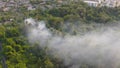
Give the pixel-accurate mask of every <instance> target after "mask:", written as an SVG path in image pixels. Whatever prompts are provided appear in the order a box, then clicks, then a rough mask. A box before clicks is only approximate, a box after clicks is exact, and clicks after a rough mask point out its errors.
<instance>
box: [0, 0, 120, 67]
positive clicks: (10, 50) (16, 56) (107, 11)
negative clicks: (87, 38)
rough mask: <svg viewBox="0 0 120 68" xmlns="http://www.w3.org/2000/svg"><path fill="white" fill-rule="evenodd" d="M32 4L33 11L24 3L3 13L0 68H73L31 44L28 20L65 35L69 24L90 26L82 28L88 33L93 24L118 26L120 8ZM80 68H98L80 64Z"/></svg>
mask: <svg viewBox="0 0 120 68" xmlns="http://www.w3.org/2000/svg"><path fill="white" fill-rule="evenodd" d="M66 1H67V0H66ZM29 4H30V5H32V9H29V7H28V6H26V5H25V4H22V5H20V6H18V7H14V6H12V7H10V8H11V9H9V10H8V11H3V10H0V46H1V47H2V49H0V60H1V62H0V68H6V67H5V66H4V65H6V66H7V68H70V66H66V65H64V63H63V61H62V59H59V58H55V57H53V56H51V55H49V54H47V53H46V51H47V48H41V47H39V45H38V44H37V43H36V44H30V43H29V41H28V39H27V36H26V27H25V24H24V20H25V19H27V18H33V19H35V20H37V21H41V20H42V21H45V23H46V25H47V27H48V28H50V29H51V28H52V29H53V30H56V31H58V32H60V33H62V34H65V33H68V34H69V33H70V32H69V31H68V32H67V31H65V30H63V26H64V25H65V24H66V23H70V24H73V25H74V24H76V22H77V25H80V24H87V27H83V28H82V29H85V30H86V31H89V27H91V26H92V25H91V24H94V23H100V24H108V23H115V22H117V21H119V19H120V7H114V8H112V7H105V6H103V7H99V6H98V7H92V6H88V5H87V4H86V3H84V2H82V1H77V2H76V1H68V2H67V3H66V2H64V3H59V2H57V1H45V2H43V1H42V0H30V2H29ZM1 9H2V8H1ZM51 31H52V30H51ZM73 32H74V33H72V35H76V33H77V30H74V31H73ZM3 61H5V62H3ZM80 68H96V67H94V66H91V65H88V64H81V67H80Z"/></svg>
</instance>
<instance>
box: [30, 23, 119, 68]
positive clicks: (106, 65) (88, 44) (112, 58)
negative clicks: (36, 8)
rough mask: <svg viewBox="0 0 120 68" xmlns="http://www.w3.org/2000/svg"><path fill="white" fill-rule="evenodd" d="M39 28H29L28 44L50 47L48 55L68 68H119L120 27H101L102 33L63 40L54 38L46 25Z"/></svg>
mask: <svg viewBox="0 0 120 68" xmlns="http://www.w3.org/2000/svg"><path fill="white" fill-rule="evenodd" d="M37 24H38V26H37V27H30V28H31V29H30V31H29V33H28V39H29V41H30V42H31V43H35V42H38V43H39V45H40V47H44V46H47V47H48V48H49V53H50V54H51V55H57V56H58V57H59V58H61V59H62V60H63V61H64V64H65V65H66V66H69V68H80V67H81V65H82V64H88V65H91V66H96V67H95V68H120V30H119V27H105V28H103V26H101V27H102V28H99V29H100V30H97V31H91V32H88V33H86V34H84V35H79V34H78V35H65V36H64V37H61V36H54V35H52V32H51V31H50V30H49V29H47V28H46V26H45V23H44V22H43V21H41V22H37ZM78 28H79V27H78ZM97 29H98V28H97ZM101 29H102V30H101Z"/></svg>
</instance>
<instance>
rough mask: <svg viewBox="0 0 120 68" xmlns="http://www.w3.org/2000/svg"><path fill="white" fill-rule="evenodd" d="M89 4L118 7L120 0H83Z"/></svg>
mask: <svg viewBox="0 0 120 68" xmlns="http://www.w3.org/2000/svg"><path fill="white" fill-rule="evenodd" d="M83 1H84V2H85V3H87V4H88V5H89V6H94V7H96V6H98V5H99V6H107V7H118V6H120V0H83Z"/></svg>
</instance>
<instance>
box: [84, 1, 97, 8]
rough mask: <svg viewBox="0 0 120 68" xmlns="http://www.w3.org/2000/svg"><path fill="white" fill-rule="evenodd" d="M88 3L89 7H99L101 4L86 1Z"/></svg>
mask: <svg viewBox="0 0 120 68" xmlns="http://www.w3.org/2000/svg"><path fill="white" fill-rule="evenodd" d="M84 2H85V3H87V4H88V5H89V6H93V7H97V6H98V5H99V2H97V1H84Z"/></svg>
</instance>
